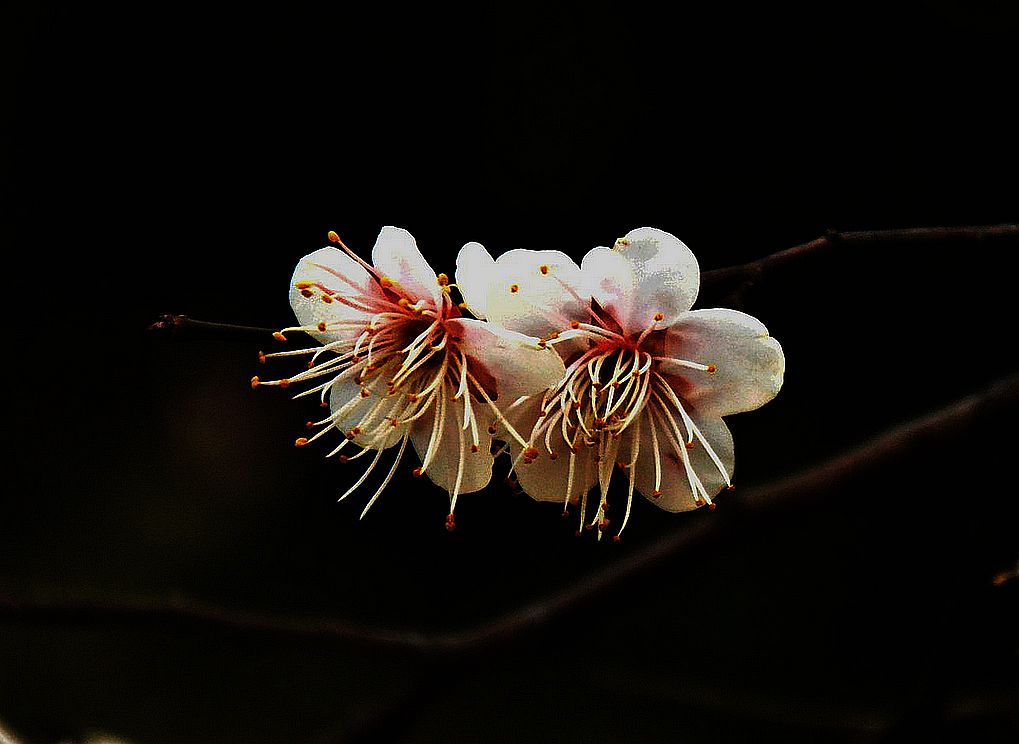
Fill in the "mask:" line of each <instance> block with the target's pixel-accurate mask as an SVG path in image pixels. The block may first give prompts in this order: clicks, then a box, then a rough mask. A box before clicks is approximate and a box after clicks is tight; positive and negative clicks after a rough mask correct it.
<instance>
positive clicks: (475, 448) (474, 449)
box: [471, 444, 481, 452]
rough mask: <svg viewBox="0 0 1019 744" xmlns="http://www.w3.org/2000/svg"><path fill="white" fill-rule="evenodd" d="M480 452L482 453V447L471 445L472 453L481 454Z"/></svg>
mask: <svg viewBox="0 0 1019 744" xmlns="http://www.w3.org/2000/svg"><path fill="white" fill-rule="evenodd" d="M480 451H481V447H479V446H478V445H476V444H472V445H471V452H480Z"/></svg>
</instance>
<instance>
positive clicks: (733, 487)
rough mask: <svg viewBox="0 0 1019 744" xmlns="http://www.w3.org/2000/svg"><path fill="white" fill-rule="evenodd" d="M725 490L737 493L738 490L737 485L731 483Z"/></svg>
mask: <svg viewBox="0 0 1019 744" xmlns="http://www.w3.org/2000/svg"><path fill="white" fill-rule="evenodd" d="M725 490H726V491H735V490H736V486H735V484H733V483H730V484H729V485H728V486H726V487H725Z"/></svg>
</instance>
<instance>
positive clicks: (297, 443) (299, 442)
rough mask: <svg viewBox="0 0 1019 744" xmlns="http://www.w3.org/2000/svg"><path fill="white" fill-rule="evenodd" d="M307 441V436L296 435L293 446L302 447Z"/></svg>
mask: <svg viewBox="0 0 1019 744" xmlns="http://www.w3.org/2000/svg"><path fill="white" fill-rule="evenodd" d="M307 443H308V438H307V437H298V438H297V439H295V440H294V446H295V447H303V446H304V445H306V444H307Z"/></svg>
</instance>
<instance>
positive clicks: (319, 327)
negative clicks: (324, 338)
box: [316, 320, 326, 333]
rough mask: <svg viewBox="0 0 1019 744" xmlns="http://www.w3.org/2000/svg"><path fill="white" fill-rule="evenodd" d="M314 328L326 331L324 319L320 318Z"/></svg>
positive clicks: (322, 331)
mask: <svg viewBox="0 0 1019 744" xmlns="http://www.w3.org/2000/svg"><path fill="white" fill-rule="evenodd" d="M316 328H318V330H319V332H320V333H325V331H326V322H325V321H324V320H320V321H319V322H318V325H317V326H316Z"/></svg>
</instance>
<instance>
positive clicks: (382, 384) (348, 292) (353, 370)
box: [252, 227, 564, 529]
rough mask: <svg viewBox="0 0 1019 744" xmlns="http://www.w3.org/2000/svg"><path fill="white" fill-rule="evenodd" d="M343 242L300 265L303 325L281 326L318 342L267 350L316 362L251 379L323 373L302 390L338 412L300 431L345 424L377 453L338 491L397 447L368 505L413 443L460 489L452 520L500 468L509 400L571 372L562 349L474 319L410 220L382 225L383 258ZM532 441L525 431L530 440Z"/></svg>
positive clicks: (297, 303) (343, 428) (442, 481)
mask: <svg viewBox="0 0 1019 744" xmlns="http://www.w3.org/2000/svg"><path fill="white" fill-rule="evenodd" d="M330 239H331V240H333V241H334V242H336V243H339V245H340V246H341V247H342V250H340V249H337V248H332V247H327V248H322V249H320V250H318V251H315V252H314V253H312V254H310V255H308V256H305V257H304V258H302V259H301V260H300V262H299V263H298V264H297V268H296V270H295V272H294V276H293V279H292V281H291V284H290V286H291V289H290V303H291V306H292V307H293V309H294V313H295V314H296V315H297V319H298V321H299V323H300V325H298V326H295V327H293V328H285V329H283V330H282V331H280V332H279V333H277V334H276V336H277V338H279V339H281V340H285V337H284V335H283V334H284V333H286V332H289V331H304V332H306V333H308V334H309V335H311V336H312V337H314V338H315V339H316V340H317V341H319V342H320V343H321V346H316V347H313V348H308V349H299V350H296V351H284V352H278V353H275V354H263V355H261V356H262V359H263V361H264V360H265V359H266V358H269V357H285V356H294V355H301V354H311V355H312V356H311V361H310V362H309V363H308V366H307V369H305V370H304V371H302V372H300V373H298V374H296V375H293V376H291V377H289V378H285V379H281V380H272V381H262V380H260V379H259V378H257V377H255V378H254V379H253V380H252V386H253V387H256V386H259V385H277V386H281V387H289V386H290V385H293V384H296V383H300V382H304V381H306V380H318V379H320V378H324V382H320V383H319V384H317V385H315V386H313V387H311V388H309V389H307V390H304V391H303V392H301V393H299V394H298V395H297V396H295V397H301V396H305V395H315V394H317V395H318V396H319V397H320V399H321V405H322V406H323V407H328V408H329V409H330V414H329V415H328V416H327V417H325V418H324V419H322V420H321V421H318V422H309V426H310V427H313V428H314V427H319V431H318V432H317V433H316V434H315V435H314V436H312V437H310V438H304V437H302V438H300V439H298V440H297V442H296V444H297V445H298V446H303V445H306V444H308V443H309V442H311V441H314V440H316V439H318V438H319V437H322V436H323V435H325V434H326V433H327V432H329V431H331V430H333V429H335V430H338V431H339V432H340V433H341V434H342V435H343V440H342V441H341V442H340V444H339V445H338V446H337V447H336V448H335V449H333V450H332V451H331V452H330V453H329V456H332V455H336V454H337V453H339V452H341V451H342V450H343V449H344V448H345V447H347V446H348V445H349V444H354V445H356V446H357V447H360V448H361V451H360V452H358V453H357V454H355V455H353V457H349V458H348V457H346V456H345V455H341V458H343V459H355V458H357V457H361V456H364V455H365V454H366V453H368V452H372V453H374V454H373V458H372V461H371V465H369V467H368V469H367V470H366V471H365V473H364V474H363V475H362V476H361V478H360V479H359V480H358V481H357V483H355V484H354V485H353V486H352V487H351V488H350V489H348V490H347V492H346V493H344V494H343V496H341V497H340V499H341V500H342V499H344V498H346V497H347V496H348V495H349V494H350V493H352V492H353V491H354V490H356V489H357V488H358V487H359V486H360V485H361V484H362V483H364V481H365V480H366V479H367V477H368V475H369V474H370V473H371V472H372V471H373V470H374V469H375V467H376V466H377V465H378V463H379V461H380V459H381V457H382V453H383V451H384V450H386V449H387V448H389V447H392V446H394V445H399V451H398V454H397V456H396V458H395V460H394V461H393V463H392V465H391V466H390V468H389V471H388V473H387V474H386V476H385V478H384V479H383V482H382V485H380V486H379V488H378V489H377V490H376V492H375V495H374V496H372V497H371V499H369V501H368V505H367V506H366V507H365V509H364V512H362V514H361V516H362V517H363V516H364V514H365V513H366V512H367V511H368V509H369V508H370V507H371V505H372V504H373V503H374V502H375V500H376V499H377V498H378V497H379V495H380V494H381V493H382V491H383V490H384V489H385V487H386V485H388V483H389V481H390V480H391V478H392V477H393V474H394V473H395V472H396V469H397V466H398V464H399V462H400V459H401V457H402V456H403V453H404V451H405V449H406V447H407V443H408V441H409V442H411V443H412V444H413V446H414V449H415V450H417V453H418V455H419V456H420V458H421V466H420V467H418V468H416V469H415V471H414V472H415V475H421V474H422V473H424V474H426V475H428V476H429V477H430V478H431V479H432V480H433V481H434V482H435V483H436V484H437V485H439V486H440V487H442V488H444V489H445V490H446V491H448V492H449V493H450V507H449V516H448V517H447V527H449V528H450V529H453V527H454V522H453V512H454V509H455V507H456V501H457V497H458V496H459V495H460V494H462V493H471V492H473V491H478V490H480V489H482V488H484V487H485V486H486V485H487V484H488V482H489V480H490V479H491V477H492V462H493V455H492V452H491V443H492V434H494V433H495V431H496V430H497V428H498V429H499V430H508V431H510V432H511V433H513V434H515V432H513V430H512V427H510V426H508V425H507V423H506V421H505V419H504V418H503V416H502V414H501V413H500V410H499V409H500V406H501V407H502V408H506V407H508V405H509V403H511V402H512V401H514V400H517V399H519V398H521V397H523V396H528V395H532V394H534V393H536V392H540V391H542V390H545V389H547V388H548V386H549V385H551V384H554V383H555V381H557V380H558V379H560V378H561V377H562V375H563V372H564V367H563V363H562V361H561V360H560V358H559V356H558V355H557V354H555V353H554V352H553V351H551V350H550V349H542V348H539V347H538V346H537V345H536V343H535V341H536V339H534V338H530V337H527V336H525V335H523V334H521V333H517V332H515V331H512V330H507V329H505V328H501V327H499V326H496V325H492V324H488V323H483V322H481V321H479V320H474V319H470V318H464V317H462V316H461V312H460V309H459V307H458V306H457V305H456V304H455V303H454V302H453V300H452V299H451V298H450V294H449V290H450V287H451V286H452V285H450V284H449V280H448V278H447V277H446V275H445V274H439V275H438V276H436V274H435V273H434V272H433V271H432V269H431V267H429V265H428V263H427V262H426V261H425V259H424V257H423V256H422V255H421V252H420V251H419V250H418V247H417V244H416V243H415V241H414V238H413V237H412V236H411V235H410V233H408V232H407V231H406V230H403V229H400V228H396V227H384V228H383V229H382V231H381V232H380V233H379V237H378V240H377V241H376V243H375V247H374V249H373V250H372V262H373V263H374V266H372V265H371V264H368V263H366V262H365V261H363V260H362V259H360V258H359V257H358V256H357V255H356V254H354V253H353V252H352V251H350V250H349V249H348V248H347V247H346V246H345V245H343V243H342V242H341V241H340V239H339V237H338V236H337V235H336V234H335V233H330ZM522 441H523V440H521V442H522Z"/></svg>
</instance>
